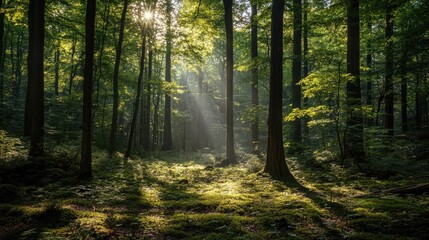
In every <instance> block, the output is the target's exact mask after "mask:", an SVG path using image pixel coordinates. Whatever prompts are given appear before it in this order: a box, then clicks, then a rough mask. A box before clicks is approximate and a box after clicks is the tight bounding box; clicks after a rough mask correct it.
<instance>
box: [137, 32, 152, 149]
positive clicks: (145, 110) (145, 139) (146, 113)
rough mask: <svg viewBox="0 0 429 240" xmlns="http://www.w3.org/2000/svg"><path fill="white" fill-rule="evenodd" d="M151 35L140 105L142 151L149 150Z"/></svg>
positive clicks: (150, 36)
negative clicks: (144, 85)
mask: <svg viewBox="0 0 429 240" xmlns="http://www.w3.org/2000/svg"><path fill="white" fill-rule="evenodd" d="M151 38H152V34H150V33H149V36H148V47H149V53H148V67H147V81H146V92H145V95H143V98H145V101H143V102H144V104H143V103H142V104H141V107H142V109H141V113H142V115H141V120H142V121H141V122H142V125H141V128H140V132H141V136H140V142H141V143H142V147H143V149H144V150H149V149H150V106H151V98H152V96H151V88H152V86H151V84H152V69H153V49H152V44H154V43H152V41H151Z"/></svg>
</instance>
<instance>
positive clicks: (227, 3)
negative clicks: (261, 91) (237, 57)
mask: <svg viewBox="0 0 429 240" xmlns="http://www.w3.org/2000/svg"><path fill="white" fill-rule="evenodd" d="M232 2H233V0H223V5H224V9H225V30H226V162H225V163H226V164H236V163H237V160H236V158H235V149H234V113H233V108H234V100H233V96H234V95H233V86H234V84H233V74H234V72H233V68H234V52H233V26H232V24H233V22H232Z"/></svg>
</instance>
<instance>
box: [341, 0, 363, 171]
mask: <svg viewBox="0 0 429 240" xmlns="http://www.w3.org/2000/svg"><path fill="white" fill-rule="evenodd" d="M347 73H348V74H350V76H351V77H353V79H351V80H349V81H347V96H346V102H347V130H346V139H345V144H344V147H345V148H344V149H345V156H346V157H347V158H351V159H353V160H354V161H355V163H356V164H357V165H358V167H359V169H361V167H360V165H359V164H360V163H362V162H364V161H365V150H364V145H363V119H362V97H361V88H360V27H359V0H348V1H347Z"/></svg>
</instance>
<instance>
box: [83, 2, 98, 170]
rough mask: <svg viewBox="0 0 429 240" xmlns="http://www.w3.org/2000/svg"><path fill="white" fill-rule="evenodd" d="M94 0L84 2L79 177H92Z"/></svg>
mask: <svg viewBox="0 0 429 240" xmlns="http://www.w3.org/2000/svg"><path fill="white" fill-rule="evenodd" d="M95 12H96V0H87V2H86V23H85V69H84V80H83V122H82V126H83V128H82V156H81V162H80V177H81V178H90V177H91V176H92V170H91V168H92V167H91V165H92V159H91V154H92V82H93V80H92V79H93V69H94V35H95Z"/></svg>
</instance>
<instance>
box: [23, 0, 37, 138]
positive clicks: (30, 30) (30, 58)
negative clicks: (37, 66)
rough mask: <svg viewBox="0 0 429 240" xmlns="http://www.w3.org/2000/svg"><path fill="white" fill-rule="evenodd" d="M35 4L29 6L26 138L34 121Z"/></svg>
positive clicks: (31, 0)
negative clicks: (32, 97)
mask: <svg viewBox="0 0 429 240" xmlns="http://www.w3.org/2000/svg"><path fill="white" fill-rule="evenodd" d="M34 4H35V0H30V2H29V6H28V14H27V16H28V54H27V72H28V73H27V76H28V77H27V78H28V81H27V92H26V97H25V110H24V136H25V137H30V136H31V120H32V116H31V115H32V102H31V92H32V88H33V84H34V83H33V54H34V47H33V46H34V41H35V40H34V38H35V34H34V28H35V25H34V24H35V23H34Z"/></svg>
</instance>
